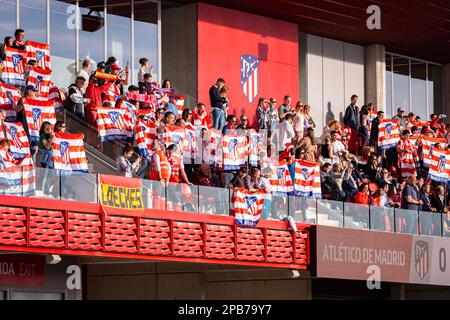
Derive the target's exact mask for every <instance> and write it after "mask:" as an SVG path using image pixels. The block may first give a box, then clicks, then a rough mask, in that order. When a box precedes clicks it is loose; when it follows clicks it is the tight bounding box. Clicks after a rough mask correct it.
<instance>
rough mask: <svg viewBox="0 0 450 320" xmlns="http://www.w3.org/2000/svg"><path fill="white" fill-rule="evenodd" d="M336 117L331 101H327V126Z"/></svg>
mask: <svg viewBox="0 0 450 320" xmlns="http://www.w3.org/2000/svg"><path fill="white" fill-rule="evenodd" d="M334 119H335V117H334V113H333V111H332V110H331V102H328V103H327V114H326V116H325V124H324V125H325V126H326V125H328V124H329V123H330V121H333V120H334Z"/></svg>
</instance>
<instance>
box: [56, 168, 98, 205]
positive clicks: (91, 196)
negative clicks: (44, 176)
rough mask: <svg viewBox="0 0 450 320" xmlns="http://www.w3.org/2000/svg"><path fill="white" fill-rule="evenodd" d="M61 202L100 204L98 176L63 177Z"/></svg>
mask: <svg viewBox="0 0 450 320" xmlns="http://www.w3.org/2000/svg"><path fill="white" fill-rule="evenodd" d="M60 179H61V200H70V201H79V202H89V203H97V202H98V198H97V197H98V191H97V190H98V189H97V175H96V174H83V175H77V176H61V177H60Z"/></svg>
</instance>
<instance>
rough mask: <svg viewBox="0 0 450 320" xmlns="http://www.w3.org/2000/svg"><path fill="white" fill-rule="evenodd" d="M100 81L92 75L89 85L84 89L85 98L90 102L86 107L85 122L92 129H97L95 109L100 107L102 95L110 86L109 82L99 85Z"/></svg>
mask: <svg viewBox="0 0 450 320" xmlns="http://www.w3.org/2000/svg"><path fill="white" fill-rule="evenodd" d="M99 80H101V79H97V78H96V77H95V75H92V76H91V78H90V79H89V85H88V87H87V89H86V98H88V99H89V100H90V101H89V103H88V104H87V105H86V120H87V121H88V123H89V124H90V125H92V126H94V127H97V108H101V107H102V103H103V102H102V94H103V93H104V92H106V91H107V90H108V89H109V87H110V86H111V82H106V83H104V84H103V85H100V83H101V81H99Z"/></svg>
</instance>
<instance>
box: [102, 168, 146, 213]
mask: <svg viewBox="0 0 450 320" xmlns="http://www.w3.org/2000/svg"><path fill="white" fill-rule="evenodd" d="M98 201H99V204H100V205H101V207H102V209H103V212H104V213H105V214H107V215H123V216H141V215H142V214H143V213H144V202H143V199H142V182H141V179H134V178H125V177H116V176H108V175H103V174H99V175H98Z"/></svg>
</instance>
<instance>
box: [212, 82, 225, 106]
mask: <svg viewBox="0 0 450 320" xmlns="http://www.w3.org/2000/svg"><path fill="white" fill-rule="evenodd" d="M209 99H210V100H211V108H219V109H223V104H224V103H225V102H226V100H225V98H224V97H221V96H220V93H219V88H217V87H216V86H212V87H211V89H209Z"/></svg>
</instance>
